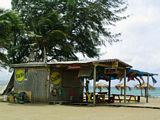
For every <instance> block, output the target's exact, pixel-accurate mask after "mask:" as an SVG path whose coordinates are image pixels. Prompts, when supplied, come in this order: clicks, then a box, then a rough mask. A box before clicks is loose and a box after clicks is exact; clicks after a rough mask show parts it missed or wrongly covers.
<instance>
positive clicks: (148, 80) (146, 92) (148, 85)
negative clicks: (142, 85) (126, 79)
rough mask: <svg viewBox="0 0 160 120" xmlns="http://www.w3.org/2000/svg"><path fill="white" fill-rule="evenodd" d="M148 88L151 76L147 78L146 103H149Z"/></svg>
mask: <svg viewBox="0 0 160 120" xmlns="http://www.w3.org/2000/svg"><path fill="white" fill-rule="evenodd" d="M148 87H149V75H148V76H147V89H146V93H147V95H146V103H148V96H149V92H148Z"/></svg>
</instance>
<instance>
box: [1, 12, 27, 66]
mask: <svg viewBox="0 0 160 120" xmlns="http://www.w3.org/2000/svg"><path fill="white" fill-rule="evenodd" d="M25 33H26V31H25V26H24V24H23V22H22V21H21V19H20V17H19V16H18V15H17V13H16V12H14V11H2V10H1V14H0V64H1V65H2V66H6V65H9V64H12V63H20V62H25V61H27V56H28V55H29V53H27V51H28V45H29V44H28V43H27V42H28V40H27V37H26V35H25ZM26 43H27V44H26Z"/></svg>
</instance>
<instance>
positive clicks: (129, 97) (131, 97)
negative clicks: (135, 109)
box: [112, 94, 140, 103]
mask: <svg viewBox="0 0 160 120" xmlns="http://www.w3.org/2000/svg"><path fill="white" fill-rule="evenodd" d="M112 95H113V101H116V100H118V101H119V102H120V103H121V101H123V100H124V98H123V97H124V95H121V94H112ZM126 101H128V102H130V101H134V102H140V96H136V95H126Z"/></svg>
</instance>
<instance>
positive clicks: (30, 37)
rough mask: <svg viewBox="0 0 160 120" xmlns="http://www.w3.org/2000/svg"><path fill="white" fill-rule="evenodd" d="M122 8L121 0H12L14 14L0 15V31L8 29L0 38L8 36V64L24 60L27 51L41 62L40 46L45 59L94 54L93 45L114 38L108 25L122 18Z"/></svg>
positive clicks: (95, 45) (97, 51)
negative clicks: (45, 56) (45, 53)
mask: <svg viewBox="0 0 160 120" xmlns="http://www.w3.org/2000/svg"><path fill="white" fill-rule="evenodd" d="M125 9H126V3H125V2H123V0H12V10H14V11H16V12H17V13H18V15H17V14H15V12H13V13H12V12H8V13H6V14H5V15H4V16H5V18H3V17H1V16H0V25H1V26H2V27H1V28H4V29H0V33H1V32H2V33H6V32H3V31H4V30H5V31H7V32H8V31H9V36H6V35H7V34H4V37H1V38H0V39H1V40H2V39H4V40H5V41H6V40H7V39H8V38H11V39H8V40H10V42H9V43H10V44H9V46H10V47H9V48H7V49H6V50H7V51H8V55H9V56H8V59H9V61H11V62H9V63H19V62H27V61H28V58H29V54H30V53H33V54H34V61H43V59H44V58H43V57H44V48H46V52H47V59H48V61H50V60H52V59H57V60H77V59H78V57H77V56H76V53H79V52H80V53H82V54H83V55H84V56H88V57H97V56H99V49H98V48H97V46H101V45H105V43H106V42H109V43H112V42H117V41H118V39H117V36H118V35H119V34H115V35H114V34H112V33H111V32H110V31H109V27H111V25H114V24H115V23H116V22H117V21H120V20H122V19H124V18H125V17H121V16H120V15H121V13H122V12H123V11H124V10H125ZM9 15H10V16H9ZM22 21H23V22H22ZM101 36H103V38H104V39H102V37H101ZM2 46H3V45H2Z"/></svg>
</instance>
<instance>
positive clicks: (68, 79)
mask: <svg viewBox="0 0 160 120" xmlns="http://www.w3.org/2000/svg"><path fill="white" fill-rule="evenodd" d="M12 67H13V68H14V77H12V78H13V81H14V82H12V83H14V92H17V93H19V92H27V93H29V94H30V101H31V102H32V103H37V102H44V103H63V102H70V103H74V102H76V103H80V102H83V89H84V86H85V85H84V79H89V80H91V79H93V80H94V82H93V88H94V90H93V104H95V103H96V95H95V94H96V90H95V86H96V81H97V79H105V80H106V81H108V82H109V89H110V88H111V86H110V85H111V79H112V78H113V77H114V75H116V76H117V75H118V76H119V77H123V78H124V80H125V81H126V71H127V69H129V68H131V67H132V66H131V65H129V64H127V63H125V62H123V61H121V60H118V59H107V60H97V61H66V62H49V63H23V64H14V65H12ZM124 85H126V82H125V83H124ZM124 93H125V92H124ZM110 94H111V93H110V90H109V93H108V96H109V97H110Z"/></svg>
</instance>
